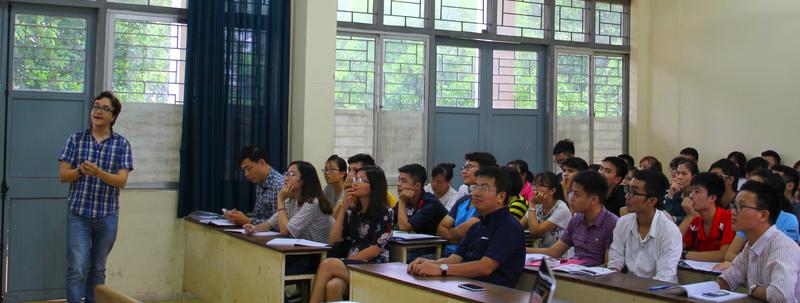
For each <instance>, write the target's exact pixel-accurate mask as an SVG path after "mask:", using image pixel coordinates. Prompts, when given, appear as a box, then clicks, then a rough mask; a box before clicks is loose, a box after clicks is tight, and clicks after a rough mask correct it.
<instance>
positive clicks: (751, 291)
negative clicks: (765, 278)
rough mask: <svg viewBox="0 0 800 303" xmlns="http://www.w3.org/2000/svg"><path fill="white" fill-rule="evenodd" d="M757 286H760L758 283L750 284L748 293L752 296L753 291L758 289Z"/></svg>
mask: <svg viewBox="0 0 800 303" xmlns="http://www.w3.org/2000/svg"><path fill="white" fill-rule="evenodd" d="M756 288H758V285H756V284H753V285H750V289H749V290H748V291H747V293H748V294H750V295H751V296H752V295H753V292H754V291H756Z"/></svg>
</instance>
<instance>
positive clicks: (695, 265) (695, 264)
mask: <svg viewBox="0 0 800 303" xmlns="http://www.w3.org/2000/svg"><path fill="white" fill-rule="evenodd" d="M717 264H719V263H717V262H700V261H692V260H681V261H680V262H678V266H680V267H683V268H691V269H696V270H702V271H707V272H715V273H722V271H721V270H716V269H714V266H716V265H717Z"/></svg>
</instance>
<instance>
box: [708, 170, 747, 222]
mask: <svg viewBox="0 0 800 303" xmlns="http://www.w3.org/2000/svg"><path fill="white" fill-rule="evenodd" d="M708 172H710V173H713V174H715V175H717V176H719V177H720V178H722V180H723V181H725V194H723V195H722V198H720V200H719V204H720V206H721V207H722V208H724V209H727V210H730V209H731V203H733V199H735V198H736V191H737V190H738V185H737V182H738V180H739V175H738V174H739V172H738V170H737V169H736V164H734V163H733V162H731V161H730V160H728V159H719V160H717V162H714V163H713V164H711V167H710V168H709V169H708Z"/></svg>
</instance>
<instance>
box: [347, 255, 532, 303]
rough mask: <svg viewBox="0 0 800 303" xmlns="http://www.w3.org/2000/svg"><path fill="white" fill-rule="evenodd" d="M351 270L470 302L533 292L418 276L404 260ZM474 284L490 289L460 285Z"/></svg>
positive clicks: (516, 298) (525, 297) (524, 297)
mask: <svg viewBox="0 0 800 303" xmlns="http://www.w3.org/2000/svg"><path fill="white" fill-rule="evenodd" d="M349 267H350V270H353V271H356V272H360V273H364V274H367V275H371V276H374V277H379V278H382V279H387V280H390V281H392V282H395V283H400V284H404V285H407V286H410V287H414V288H418V289H421V290H426V291H431V292H434V293H438V294H441V295H444V296H447V297H452V298H456V299H458V300H462V301H467V302H509V303H513V302H525V303H527V302H528V301H529V300H530V296H531V294H530V293H529V292H526V291H521V290H517V289H512V288H507V287H502V286H498V285H494V284H491V283H486V282H480V281H475V280H471V279H467V278H461V277H446V278H442V277H416V276H412V275H410V274H408V273H406V265H405V264H402V263H384V264H363V265H350V266H349ZM464 283H472V284H476V285H480V286H482V287H484V288H486V291H482V292H472V291H469V290H466V289H462V288H459V287H458V285H459V284H464Z"/></svg>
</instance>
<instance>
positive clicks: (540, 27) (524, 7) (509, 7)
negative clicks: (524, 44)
mask: <svg viewBox="0 0 800 303" xmlns="http://www.w3.org/2000/svg"><path fill="white" fill-rule="evenodd" d="M497 5H498V8H497V34H499V35H506V36H519V37H528V38H539V39H541V38H544V37H545V30H544V12H545V4H544V0H498V1H497Z"/></svg>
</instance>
